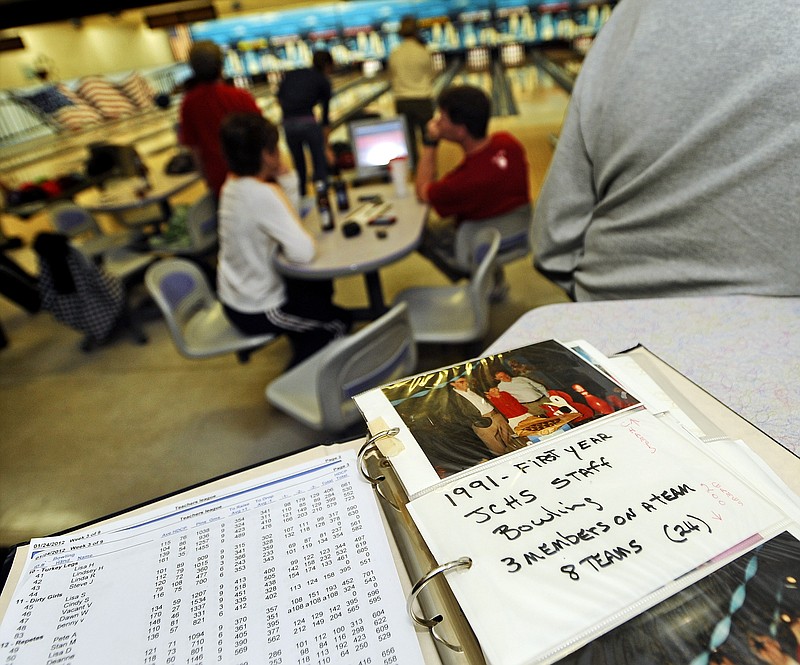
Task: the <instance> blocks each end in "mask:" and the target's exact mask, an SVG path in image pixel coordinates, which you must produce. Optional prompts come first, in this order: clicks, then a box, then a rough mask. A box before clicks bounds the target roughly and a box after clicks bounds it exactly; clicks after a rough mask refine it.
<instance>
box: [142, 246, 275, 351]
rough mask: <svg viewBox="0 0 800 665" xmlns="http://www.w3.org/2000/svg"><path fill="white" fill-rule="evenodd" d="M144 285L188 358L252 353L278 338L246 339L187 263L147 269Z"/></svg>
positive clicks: (181, 261)
mask: <svg viewBox="0 0 800 665" xmlns="http://www.w3.org/2000/svg"><path fill="white" fill-rule="evenodd" d="M144 281H145V285H146V286H147V290H148V291H149V292H150V295H151V296H152V297H153V300H155V302H156V305H158V308H159V309H160V310H161V313H162V314H163V315H164V318H165V319H166V321H167V326H168V328H169V331H170V334H171V335H172V341H173V342H174V343H175V346H176V347H177V349H178V351H179V352H180V353H181V355H183V356H184V357H186V358H210V357H212V356H219V355H224V354H226V353H236V354H237V356H238V358H239V360H240V361H241V362H246V361H247V360H248V359H249V357H250V353H251V352H252V351H254V350H256V349H257V348H260V347H261V346H264V345H265V344H267V343H268V342H270V341H272V340H273V339H275V335H250V336H249V335H243V334H242V333H241V332H239V330H238V329H237V328H235V327H234V325H233V324H232V323H230V322H229V321H228V319H227V318H226V316H225V312H224V310H223V309H222V303H220V301H219V300H218V299H217V297H216V295H215V294H214V293H213V291H212V290H211V287H210V286H209V283H208V279H207V278H206V276H205V275H204V274H203V272H202V271H201V270H200V268H199V267H198V266H197V265H195V264H194V263H192V262H191V261H189V260H187V259H181V258H168V259H161V260H160V261H158V262H157V263H155V264H153V265H152V266H150V268H148V269H147V273H146V274H145V277H144Z"/></svg>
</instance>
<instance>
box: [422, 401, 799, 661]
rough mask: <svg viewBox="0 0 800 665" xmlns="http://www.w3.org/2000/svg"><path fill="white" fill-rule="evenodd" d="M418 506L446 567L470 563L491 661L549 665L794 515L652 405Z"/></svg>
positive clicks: (458, 577) (485, 470)
mask: <svg viewBox="0 0 800 665" xmlns="http://www.w3.org/2000/svg"><path fill="white" fill-rule="evenodd" d="M409 510H410V512H411V515H412V517H413V518H414V521H415V523H416V524H417V526H418V528H419V530H420V532H421V533H422V535H423V537H424V539H425V540H426V542H427V543H428V545H429V547H430V549H431V552H432V553H433V555H434V557H435V558H436V560H437V561H438V562H439V563H445V562H447V561H451V560H455V559H458V558H459V557H464V556H468V557H470V558H471V559H472V561H473V563H472V567H471V568H469V569H464V568H460V569H457V570H453V571H451V572H450V573H448V575H447V581H448V583H449V584H450V586H451V587H452V589H453V592H454V594H455V596H456V598H457V600H458V601H459V603H460V604H461V606H462V608H463V610H464V613H465V615H466V617H467V619H468V620H469V622H470V624H471V625H472V627H473V630H474V631H475V634H476V636H477V637H478V640H479V642H480V643H481V646H482V648H483V649H484V652H485V654H486V657H487V661H488V662H489V663H490V665H501V664H502V665H523V664H525V665H527V664H531V663H546V662H553V661H554V660H556V659H557V658H558V657H560V655H563V653H564V652H563V651H562V649H563V648H565V647H566V646H567V645H568V644H569V643H570V642H573V641H575V640H579V639H585V638H586V637H587V635H592V633H594V632H595V631H596V630H600V631H604V630H607V629H610V628H611V627H613V625H614V623H615V622H616V623H620V622H621V620H620V617H621V616H622V614H621V613H623V614H624V613H625V612H626V611H627V610H628V609H629V608H630V606H631V605H633V604H634V603H636V602H637V601H639V600H641V599H642V598H644V597H645V596H647V595H648V594H651V593H653V592H655V591H657V590H659V589H661V588H662V587H664V586H665V585H668V584H670V583H671V582H672V581H673V580H676V579H677V578H679V577H680V576H681V575H684V574H685V573H688V572H690V571H692V570H694V569H695V568H697V567H698V566H701V565H702V564H704V563H706V562H708V561H710V560H712V559H714V558H715V557H718V556H719V555H720V554H722V553H723V552H725V551H726V550H729V549H730V548H732V547H734V546H736V545H738V544H740V543H742V542H743V541H746V540H747V539H749V538H751V537H753V536H754V535H755V534H757V533H759V532H760V531H762V530H765V529H767V528H769V527H771V526H773V525H776V524H778V523H780V522H782V521H783V519H784V515H783V513H782V512H781V511H780V510H778V509H777V508H776V507H774V506H773V505H772V504H771V503H769V502H767V501H766V500H765V499H763V498H762V497H761V496H760V495H759V494H757V493H756V492H755V491H753V490H751V489H750V488H749V487H748V485H747V484H746V483H745V482H744V481H742V480H740V479H739V478H738V477H736V476H735V475H734V474H733V473H731V472H729V471H728V470H727V469H726V468H725V467H723V466H721V465H719V464H717V463H716V462H714V461H713V460H712V459H711V458H709V457H707V456H706V455H705V454H704V453H703V452H702V451H701V450H700V449H699V448H698V447H696V446H695V444H694V442H693V441H690V440H689V439H687V438H684V436H683V435H682V434H680V433H679V432H677V431H676V430H674V429H672V428H671V427H668V426H667V425H665V424H664V423H663V422H661V421H660V420H658V419H657V418H656V417H655V416H653V415H652V414H650V413H648V412H646V411H644V410H636V411H632V412H627V413H623V414H620V415H619V416H614V417H611V418H606V419H604V420H602V422H598V423H597V425H596V427H584V428H582V429H581V430H579V431H575V432H574V433H572V434H567V435H566V436H564V437H563V438H561V439H558V441H557V443H556V442H553V443H549V444H548V443H547V442H542V444H540V445H538V446H532V447H530V448H527V449H523V450H520V451H518V452H516V453H512V454H510V455H506V456H505V457H503V458H500V459H498V460H496V461H495V462H491V463H487V464H484V465H482V466H481V467H479V468H476V470H475V472H474V473H473V474H472V475H470V476H469V477H467V478H461V479H459V480H457V481H454V482H452V483H449V484H442V485H440V486H437V488H435V489H434V490H433V491H431V492H429V493H426V494H424V495H422V496H421V497H418V498H417V499H415V500H414V501H412V502H411V504H410V506H409ZM456 534H457V536H456ZM643 609H645V608H644V607H641V608H639V610H638V611H641V610H643ZM597 634H599V632H598V633H597Z"/></svg>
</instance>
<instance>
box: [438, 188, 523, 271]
mask: <svg viewBox="0 0 800 665" xmlns="http://www.w3.org/2000/svg"><path fill="white" fill-rule="evenodd" d="M532 220H533V205H532V204H530V203H526V204H525V205H522V206H519V207H518V208H514V210H511V211H509V212H507V213H505V214H503V215H498V216H497V217H490V218H488V219H479V220H467V221H464V222H462V223H461V224H460V225H459V227H458V231H457V232H456V238H455V249H454V253H455V261H456V263H457V264H458V266H459V267H462V268H464V269H468V267H469V265H470V262H471V258H472V245H473V242H474V238H475V236H476V235H477V234H478V233H480V231H481V230H482V229H485V228H486V227H487V226H490V227H492V228H494V229H497V230H498V231H499V232H500V238H501V239H500V248H499V251H498V253H497V262H498V263H500V264H505V263H509V262H511V261H513V260H515V259H518V258H521V257H523V256H526V255H527V254H528V252H529V251H530V228H531V222H532Z"/></svg>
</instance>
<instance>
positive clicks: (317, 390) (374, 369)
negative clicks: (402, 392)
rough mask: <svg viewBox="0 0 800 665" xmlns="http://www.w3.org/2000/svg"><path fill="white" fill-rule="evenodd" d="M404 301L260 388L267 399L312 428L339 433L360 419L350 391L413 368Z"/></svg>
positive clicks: (414, 355) (414, 354) (413, 354)
mask: <svg viewBox="0 0 800 665" xmlns="http://www.w3.org/2000/svg"><path fill="white" fill-rule="evenodd" d="M416 365H417V347H416V344H415V342H414V338H413V336H412V334H411V326H410V324H409V319H408V312H407V309H406V306H405V305H404V304H400V305H396V306H395V307H393V308H392V309H390V310H389V311H388V312H387V313H386V314H384V315H383V316H381V317H380V318H378V319H376V320H375V321H372V322H371V323H369V324H367V325H366V326H364V327H363V328H361V329H360V330H358V331H357V332H355V333H352V334H351V335H348V336H346V337H342V338H340V339H336V340H334V341H332V342H331V343H330V344H328V345H327V346H325V347H323V348H322V349H321V350H320V351H318V352H317V353H315V354H314V355H313V356H311V357H310V358H307V359H306V360H304V361H303V362H301V363H300V364H298V365H296V366H295V367H293V368H291V369H289V370H288V371H286V372H285V373H284V374H282V375H281V376H279V377H278V378H277V379H275V380H274V381H272V382H271V383H270V384H269V385H268V386H267V388H266V391H265V392H266V398H267V401H268V402H269V403H270V404H272V405H273V406H275V407H276V408H278V409H280V410H281V411H283V412H284V413H287V414H288V415H290V416H292V417H293V418H295V419H296V420H298V421H300V422H301V423H303V424H304V425H306V426H308V427H311V428H312V429H316V430H320V431H328V432H343V431H344V430H346V429H347V428H348V427H350V426H353V425H355V424H356V423H358V422H359V421H362V416H361V413H360V411H359V410H358V407H357V406H356V404H355V402H354V401H353V399H352V398H353V396H355V395H357V394H359V393H361V392H363V391H365V390H368V389H370V388H374V387H376V386H379V385H383V384H384V383H389V382H391V381H394V380H396V379H400V378H403V377H405V376H408V375H409V374H413V373H414V372H415V371H416Z"/></svg>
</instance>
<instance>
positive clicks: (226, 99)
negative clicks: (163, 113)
mask: <svg viewBox="0 0 800 665" xmlns="http://www.w3.org/2000/svg"><path fill="white" fill-rule="evenodd" d="M189 64H190V65H191V67H192V70H193V71H194V80H193V82H192V85H191V87H190V89H189V90H188V91H187V92H186V94H185V95H184V97H183V102H182V104H181V110H180V135H181V143H183V144H184V145H187V146H189V147H190V148H191V149H192V152H193V153H194V155H195V159H196V160H197V162H198V165H199V167H200V172H201V173H202V174H203V177H204V178H205V180H206V182H207V183H208V188H209V189H210V190H211V191H212V192H213V193H214V196H215V197H216V199H217V200H219V192H220V190H221V189H222V183H224V182H225V176H226V175H227V173H228V165H227V163H226V162H225V157H224V156H223V154H222V146H221V144H220V138H219V129H220V126H221V125H222V121H223V120H224V119H225V117H226V116H227V115H228V114H229V113H233V112H234V111H236V112H242V113H258V114H261V110H260V109H259V108H258V105H257V104H256V100H255V99H254V98H253V96H252V95H251V94H250V93H249V92H248V91H247V90H242V89H240V88H235V87H234V86H232V85H228V84H226V83H225V82H224V81H223V80H222V64H223V59H222V49H220V47H219V46H217V44H215V43H214V42H212V41H209V40H202V41H198V42H196V43H195V44H194V45H193V46H192V48H191V50H190V51H189Z"/></svg>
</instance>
